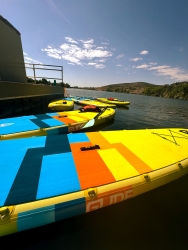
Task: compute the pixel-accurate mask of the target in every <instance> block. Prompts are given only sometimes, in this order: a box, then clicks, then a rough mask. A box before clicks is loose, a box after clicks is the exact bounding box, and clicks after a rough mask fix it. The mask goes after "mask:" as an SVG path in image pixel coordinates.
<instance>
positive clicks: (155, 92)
mask: <svg viewBox="0 0 188 250" xmlns="http://www.w3.org/2000/svg"><path fill="white" fill-rule="evenodd" d="M93 89H95V90H100V91H109V92H121V93H128V94H138V95H148V96H159V97H166V98H176V99H184V100H188V82H176V83H172V84H170V85H169V84H166V85H155V84H151V83H147V82H133V83H118V84H111V85H106V86H102V87H98V88H93Z"/></svg>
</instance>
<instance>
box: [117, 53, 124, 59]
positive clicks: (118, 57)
mask: <svg viewBox="0 0 188 250" xmlns="http://www.w3.org/2000/svg"><path fill="white" fill-rule="evenodd" d="M122 57H124V54H121V55H119V56H117V57H116V59H120V58H122Z"/></svg>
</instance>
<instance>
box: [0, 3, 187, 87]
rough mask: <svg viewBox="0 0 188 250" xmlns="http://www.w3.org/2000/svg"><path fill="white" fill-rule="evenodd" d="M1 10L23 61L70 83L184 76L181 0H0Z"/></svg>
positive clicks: (177, 79) (165, 80)
mask: <svg viewBox="0 0 188 250" xmlns="http://www.w3.org/2000/svg"><path fill="white" fill-rule="evenodd" d="M0 15H2V16H3V17H4V18H5V19H7V20H8V21H9V22H10V23H11V24H12V25H13V26H14V27H15V28H16V29H17V30H18V31H19V32H20V33H21V41H22V48H23V53H24V60H25V63H33V64H37V63H39V64H46V65H57V66H62V67H63V81H64V82H65V83H69V84H70V86H71V87H74V86H78V87H100V86H105V85H109V84H116V83H126V82H148V83H152V84H157V85H164V84H172V83H174V82H181V81H188V0H40V1H39V0H0ZM1 35H2V34H1ZM60 73H61V72H58V71H55V72H53V71H49V73H48V74H47V71H44V70H38V72H37V75H38V76H46V75H47V76H48V77H50V76H51V77H52V78H53V77H56V78H59V77H60V78H61V74H60ZM29 74H30V72H28V71H27V75H28V76H29Z"/></svg>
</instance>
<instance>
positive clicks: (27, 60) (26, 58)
mask: <svg viewBox="0 0 188 250" xmlns="http://www.w3.org/2000/svg"><path fill="white" fill-rule="evenodd" d="M24 61H25V63H28V64H29V63H32V64H42V63H41V62H40V61H37V60H34V59H32V58H30V57H27V56H24Z"/></svg>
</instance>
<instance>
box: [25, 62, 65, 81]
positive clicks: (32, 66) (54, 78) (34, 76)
mask: <svg viewBox="0 0 188 250" xmlns="http://www.w3.org/2000/svg"><path fill="white" fill-rule="evenodd" d="M27 65H31V67H30V66H29V67H27ZM36 65H37V67H36ZM38 65H40V66H44V67H56V68H61V69H53V68H42V67H38ZM25 68H27V69H32V70H33V76H27V77H31V78H34V83H35V84H36V78H44V79H53V80H61V81H62V83H63V66H57V65H47V64H39V63H38V64H33V63H25ZM36 70H53V71H61V78H56V77H44V76H36Z"/></svg>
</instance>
